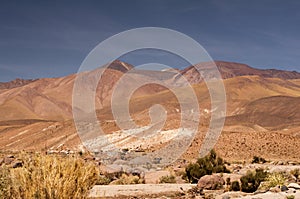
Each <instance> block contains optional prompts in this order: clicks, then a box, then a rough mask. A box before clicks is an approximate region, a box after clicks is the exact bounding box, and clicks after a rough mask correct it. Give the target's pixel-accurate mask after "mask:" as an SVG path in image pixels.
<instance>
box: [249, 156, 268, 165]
mask: <svg viewBox="0 0 300 199" xmlns="http://www.w3.org/2000/svg"><path fill="white" fill-rule="evenodd" d="M266 162H267V160H265V159H264V158H262V157H258V156H254V157H253V159H252V162H251V163H252V164H254V163H258V164H264V163H266Z"/></svg>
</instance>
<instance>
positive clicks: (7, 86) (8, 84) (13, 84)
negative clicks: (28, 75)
mask: <svg viewBox="0 0 300 199" xmlns="http://www.w3.org/2000/svg"><path fill="white" fill-rule="evenodd" d="M34 81H36V80H31V79H19V78H17V79H15V80H12V81H10V82H0V89H12V88H16V87H20V86H24V85H26V84H29V83H31V82H34Z"/></svg>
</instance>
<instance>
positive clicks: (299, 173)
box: [290, 169, 300, 179]
mask: <svg viewBox="0 0 300 199" xmlns="http://www.w3.org/2000/svg"><path fill="white" fill-rule="evenodd" d="M290 173H291V175H293V176H294V177H295V178H296V179H298V178H299V176H300V170H299V169H294V170H292V171H291V172H290Z"/></svg>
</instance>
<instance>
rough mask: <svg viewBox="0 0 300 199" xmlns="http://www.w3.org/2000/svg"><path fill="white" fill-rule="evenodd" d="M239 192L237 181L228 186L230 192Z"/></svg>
mask: <svg viewBox="0 0 300 199" xmlns="http://www.w3.org/2000/svg"><path fill="white" fill-rule="evenodd" d="M240 190H241V187H240V183H239V181H233V182H232V183H231V185H230V191H240Z"/></svg>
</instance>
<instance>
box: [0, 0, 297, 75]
mask: <svg viewBox="0 0 300 199" xmlns="http://www.w3.org/2000/svg"><path fill="white" fill-rule="evenodd" d="M299 10H300V1H297V0H294V1H293V0H288V1H284V0H281V1H277V0H252V1H246V0H244V1H241V0H219V1H218V0H207V1H184V0H181V1H176V0H151V1H150V0H149V1H145V0H137V1H131V0H127V1H124V0H119V1H112V0H109V1H104V0H101V1H100V0H99V1H98V0H95V1H92V0H87V1H84V0H82V1H76V0H59V1H54V0H52V1H41V0H36V1H32V0H26V1H21V0H19V1H15V0H7V1H0V24H1V25H0V81H8V80H11V79H14V78H16V77H21V78H39V77H57V76H64V75H67V74H71V73H75V72H76V71H77V69H78V68H79V66H80V64H81V62H82V61H83V59H84V58H85V56H86V55H87V54H88V53H89V52H90V51H91V50H92V49H93V48H94V47H95V46H96V45H97V44H98V43H99V42H101V41H103V40H104V39H106V38H108V37H110V36H112V35H114V34H116V33H119V32H121V31H125V30H127V29H131V28H138V27H146V26H155V27H164V28H170V29H174V30H177V31H180V32H182V33H185V34H187V35H188V36H190V37H192V38H194V39H195V40H197V41H198V42H199V43H200V44H201V45H203V47H204V48H205V49H206V50H207V51H208V52H209V54H210V55H211V56H212V58H213V59H214V60H224V61H235V62H241V63H246V64H249V65H251V66H253V67H259V68H277V69H287V70H298V71H299V70H300V12H299ZM148 54H149V53H148ZM148 54H147V53H136V54H134V53H133V54H132V56H127V57H124V60H125V61H128V62H131V63H132V64H140V63H142V62H148V61H151V60H152V61H156V62H160V61H161V62H164V63H166V64H169V65H172V66H175V67H182V65H184V63H181V62H180V61H176V59H173V58H172V56H157V54H159V52H155V53H153V55H151V53H150V55H148ZM149 56H150V58H149ZM151 56H152V57H151ZM157 57H164V60H159V59H161V58H157ZM156 58H157V60H156ZM168 59H169V60H168Z"/></svg>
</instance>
